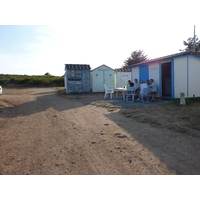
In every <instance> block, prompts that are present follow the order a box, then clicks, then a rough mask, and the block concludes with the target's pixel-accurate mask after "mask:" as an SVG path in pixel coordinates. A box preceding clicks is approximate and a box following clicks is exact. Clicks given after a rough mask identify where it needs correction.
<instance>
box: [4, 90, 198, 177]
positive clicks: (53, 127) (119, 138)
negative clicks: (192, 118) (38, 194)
mask: <svg viewBox="0 0 200 200" xmlns="http://www.w3.org/2000/svg"><path fill="white" fill-rule="evenodd" d="M102 98H103V94H86V95H81V96H80V95H65V96H60V95H58V94H57V89H56V88H31V89H4V94H3V95H1V96H0V107H1V109H0V158H1V162H0V174H3V175H7V174H13V175H14V174H20V175H22V174H32V175H36V174H44V175H45V174H47V175H48V174H62V175H70V174H73V175H75V174H79V175H87V174H88V175H89V174H91V175H93V174H97V175H98V174H99V175H100V174H105V175H106V174H110V175H111V174H113V175H114V174H122V175H131V174H132V175H134V174H139V175H142V174H200V165H199V163H200V151H199V150H200V148H199V146H200V145H199V141H200V139H199V138H197V137H196V138H192V137H190V136H189V135H186V134H185V135H181V134H179V135H180V137H177V135H176V136H175V135H174V132H173V131H171V130H168V129H163V128H159V127H152V126H150V125H149V124H144V123H139V122H137V121H136V120H134V119H131V118H127V117H125V116H124V115H123V114H121V112H122V111H123V109H126V108H120V107H113V109H108V108H106V107H101V106H97V105H96V104H95V103H94V102H96V100H98V99H102ZM141 112H142V110H141Z"/></svg>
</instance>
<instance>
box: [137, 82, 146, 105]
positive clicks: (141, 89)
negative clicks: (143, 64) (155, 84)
mask: <svg viewBox="0 0 200 200" xmlns="http://www.w3.org/2000/svg"><path fill="white" fill-rule="evenodd" d="M144 88H148V86H147V84H146V83H145V81H144V80H142V82H141V84H140V93H139V97H138V99H137V101H140V94H141V93H143V89H144Z"/></svg>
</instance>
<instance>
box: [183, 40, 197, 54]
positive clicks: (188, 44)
mask: <svg viewBox="0 0 200 200" xmlns="http://www.w3.org/2000/svg"><path fill="white" fill-rule="evenodd" d="M183 45H185V46H186V48H185V49H180V51H193V45H194V38H193V37H189V38H188V39H187V41H183ZM195 52H197V53H200V40H199V38H198V37H195Z"/></svg>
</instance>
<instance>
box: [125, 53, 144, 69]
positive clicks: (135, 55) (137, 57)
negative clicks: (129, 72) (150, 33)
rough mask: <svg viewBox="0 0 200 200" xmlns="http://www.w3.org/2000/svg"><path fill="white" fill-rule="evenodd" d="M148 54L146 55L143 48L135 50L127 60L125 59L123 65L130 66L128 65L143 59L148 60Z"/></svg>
mask: <svg viewBox="0 0 200 200" xmlns="http://www.w3.org/2000/svg"><path fill="white" fill-rule="evenodd" d="M147 59H148V58H147V55H145V53H144V51H143V50H136V51H133V52H132V53H131V56H130V57H128V58H127V59H126V60H125V61H124V65H123V67H124V68H125V67H128V66H131V65H134V64H137V63H140V62H142V61H145V60H147Z"/></svg>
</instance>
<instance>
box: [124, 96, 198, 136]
mask: <svg viewBox="0 0 200 200" xmlns="http://www.w3.org/2000/svg"><path fill="white" fill-rule="evenodd" d="M121 114H123V115H124V116H125V117H127V118H132V119H134V120H135V121H137V122H139V123H148V124H150V125H151V126H154V127H162V128H166V129H170V130H173V131H175V132H181V133H188V134H189V135H194V134H193V133H192V132H194V131H195V130H196V131H199V130H200V101H199V100H195V101H190V103H189V104H187V105H185V106H182V105H180V104H178V103H177V102H173V103H170V104H165V105H157V106H142V107H141V106H134V107H131V108H127V109H125V110H122V111H121ZM198 135H199V136H200V133H199V134H196V136H198Z"/></svg>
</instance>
